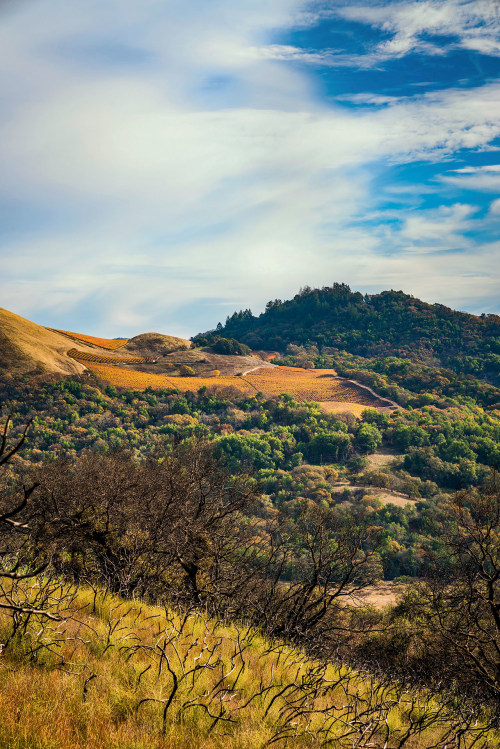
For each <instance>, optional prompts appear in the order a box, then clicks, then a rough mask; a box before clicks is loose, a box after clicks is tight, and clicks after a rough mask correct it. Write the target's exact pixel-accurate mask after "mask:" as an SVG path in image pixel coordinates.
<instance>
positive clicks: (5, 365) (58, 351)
mask: <svg viewBox="0 0 500 749" xmlns="http://www.w3.org/2000/svg"><path fill="white" fill-rule="evenodd" d="M68 343H69V342H68V339H67V338H66V336H64V335H63V334H62V333H57V332H55V331H52V330H48V329H47V328H43V327H42V326H41V325H37V324H36V323H34V322H31V321H30V320H26V319H25V318H24V317H20V316H19V315H15V314H14V313H13V312H9V311H8V310H6V309H2V308H0V369H4V370H7V371H8V372H11V373H21V372H37V373H39V374H40V373H43V372H51V373H54V372H56V373H60V374H78V373H81V372H83V371H84V370H85V367H84V365H83V364H81V363H80V362H78V361H76V360H75V359H72V358H71V357H69V356H67V351H68V348H69V345H68ZM81 348H82V350H84V351H87V350H89V351H90V348H89V347H87V346H82V347H81Z"/></svg>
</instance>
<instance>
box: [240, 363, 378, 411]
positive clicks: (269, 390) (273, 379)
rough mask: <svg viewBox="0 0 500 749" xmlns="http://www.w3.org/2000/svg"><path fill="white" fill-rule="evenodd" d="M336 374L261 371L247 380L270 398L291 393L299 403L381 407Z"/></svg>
mask: <svg viewBox="0 0 500 749" xmlns="http://www.w3.org/2000/svg"><path fill="white" fill-rule="evenodd" d="M336 374H337V373H336V372H335V370H333V369H298V368H296V367H276V368H274V369H267V368H262V369H258V370H256V371H254V372H251V373H250V374H248V375H246V377H245V378H244V379H245V381H246V382H248V383H249V384H250V385H252V386H253V387H254V388H255V389H256V390H261V391H262V392H263V393H265V394H266V395H279V394H280V393H290V395H293V396H294V397H295V398H298V399H299V400H300V399H302V400H310V401H320V402H324V401H327V402H328V401H333V402H335V403H343V402H346V403H357V404H359V405H361V406H374V405H378V404H379V403H378V400H379V399H378V398H375V397H374V396H372V395H371V394H370V393H369V392H367V391H363V390H362V389H361V388H358V387H356V385H350V384H349V383H345V382H342V381H341V380H338V379H336Z"/></svg>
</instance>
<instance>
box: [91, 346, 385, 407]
mask: <svg viewBox="0 0 500 749" xmlns="http://www.w3.org/2000/svg"><path fill="white" fill-rule="evenodd" d="M114 361H116V359H115V360H114ZM85 364H86V365H87V366H88V368H89V369H91V370H92V371H93V372H95V374H96V375H98V376H99V377H102V379H104V380H106V381H107V382H109V383H111V384H112V385H116V386H118V387H126V388H133V389H134V390H144V389H145V388H147V387H152V388H154V389H164V388H175V389H176V390H179V391H180V392H182V393H185V392H188V391H192V392H197V391H198V390H199V389H200V388H201V387H207V388H208V389H209V392H213V393H217V394H218V395H220V396H223V397H224V396H225V397H237V396H239V395H245V394H246V395H255V393H256V392H259V391H260V392H262V393H264V394H265V395H267V396H276V395H280V394H281V393H290V395H293V396H294V397H295V398H297V399H299V400H309V401H318V402H320V403H322V404H324V407H325V409H326V410H328V411H342V410H346V408H347V410H350V411H351V412H352V413H354V414H355V415H356V416H360V415H361V412H362V411H363V409H364V408H366V407H367V406H371V407H372V408H373V407H375V408H376V407H380V405H381V402H380V400H379V399H378V398H376V397H374V396H372V395H371V394H370V393H369V392H365V391H363V390H362V389H360V388H357V387H356V386H355V385H351V384H349V383H344V382H342V381H341V380H337V379H336V377H335V372H334V370H331V369H328V370H321V369H315V370H310V369H296V368H292V367H276V369H267V368H262V369H259V370H256V371H255V372H252V373H250V374H248V375H246V376H245V377H173V376H168V377H167V376H165V375H160V374H148V373H146V372H137V371H136V370H134V369H128V368H127V369H125V368H123V367H113V366H109V364H107V363H106V362H102V361H100V360H94V361H90V360H86V361H85Z"/></svg>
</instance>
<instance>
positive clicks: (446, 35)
mask: <svg viewBox="0 0 500 749" xmlns="http://www.w3.org/2000/svg"><path fill="white" fill-rule="evenodd" d="M335 17H337V18H342V19H344V20H347V21H352V22H357V23H359V24H361V25H364V26H369V27H371V28H374V29H377V30H379V31H380V32H382V33H383V34H385V36H386V38H385V39H383V40H382V41H380V42H378V43H375V44H374V43H366V48H365V49H364V50H363V51H362V52H359V51H358V52H355V51H351V52H349V53H346V52H345V50H339V49H336V48H335V47H331V48H328V49H321V50H307V49H302V48H300V47H293V46H287V45H276V44H275V45H269V46H267V47H263V48H261V49H259V50H255V52H258V54H260V55H261V56H262V57H267V58H269V59H275V60H291V61H295V62H302V63H304V64H313V65H322V66H331V67H342V66H344V67H352V66H357V67H360V68H369V67H374V66H377V65H380V64H382V63H384V62H385V61H387V60H391V59H394V58H401V57H405V56H406V55H409V54H414V53H419V54H425V55H434V56H443V55H446V54H447V53H448V52H450V51H452V50H456V49H464V50H470V51H473V52H478V53H480V54H483V55H490V56H493V57H498V56H500V6H499V5H498V3H497V2H496V1H495V0H411V1H410V2H408V1H405V0H403V1H402V2H401V1H400V2H376V3H370V4H369V5H367V4H362V3H361V4H358V3H346V2H334V3H333V6H330V7H329V8H328V9H325V8H320V9H318V11H317V13H316V16H315V18H316V23H319V22H321V21H322V20H323V19H325V18H330V19H332V18H335ZM313 18H314V14H313V13H311V15H310V19H309V22H310V23H312V22H313Z"/></svg>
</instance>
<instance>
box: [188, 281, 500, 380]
mask: <svg viewBox="0 0 500 749" xmlns="http://www.w3.org/2000/svg"><path fill="white" fill-rule="evenodd" d="M217 336H224V337H227V338H235V339H237V340H239V341H241V342H243V343H245V344H247V345H248V346H250V347H251V348H253V349H278V350H279V351H280V352H284V351H285V350H286V348H287V346H288V345H290V344H295V345H299V346H311V345H312V346H316V347H318V348H319V349H320V350H321V351H327V352H329V353H331V352H332V350H335V351H345V352H348V353H350V354H355V355H358V356H363V357H374V356H376V357H381V356H398V357H405V358H409V359H411V360H413V361H416V362H419V363H422V364H427V365H431V366H434V367H436V366H446V367H449V368H450V369H452V370H454V371H455V372H465V373H469V374H473V375H474V376H476V377H483V378H485V379H486V380H488V381H490V382H491V383H493V384H496V385H500V317H498V316H497V315H481V316H476V315H472V314H468V313H465V312H458V311H456V310H452V309H450V308H448V307H445V306H444V305H442V304H427V303H426V302H422V301H421V300H420V299H416V298H415V297H413V296H410V295H408V294H405V293H403V292H402V291H384V292H382V293H381V294H373V295H363V294H361V293H359V292H353V291H351V289H350V288H349V286H347V285H346V284H334V285H333V286H332V287H323V288H322V289H310V288H309V287H306V288H304V289H302V290H301V291H300V292H299V293H298V294H296V295H295V296H294V297H293V299H290V300H288V301H281V300H279V299H276V300H275V301H272V302H269V303H268V304H267V305H266V309H265V311H264V312H263V313H262V314H261V315H259V316H254V315H252V313H251V311H250V310H248V309H247V310H242V311H240V312H235V313H234V314H233V315H231V316H230V317H228V318H227V320H226V323H225V325H224V326H221V325H220V326H218V328H217V330H216V331H209V332H208V333H205V334H200V335H199V336H197V337H195V339H194V340H195V341H197V340H201V341H204V340H207V341H210V340H213V339H214V338H215V337H217Z"/></svg>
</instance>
